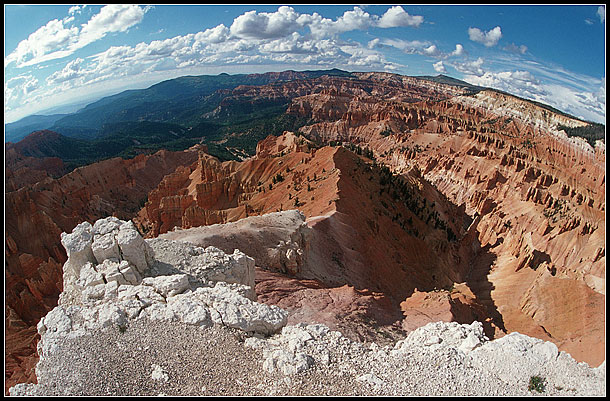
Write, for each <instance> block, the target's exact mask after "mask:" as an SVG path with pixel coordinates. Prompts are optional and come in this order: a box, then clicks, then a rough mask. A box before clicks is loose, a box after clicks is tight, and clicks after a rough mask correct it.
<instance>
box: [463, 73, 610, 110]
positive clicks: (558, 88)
mask: <svg viewBox="0 0 610 401" xmlns="http://www.w3.org/2000/svg"><path fill="white" fill-rule="evenodd" d="M463 79H464V81H466V82H468V83H471V84H473V85H480V86H486V87H490V88H494V89H499V90H502V91H505V92H508V93H511V94H514V95H516V96H519V97H522V98H525V99H530V100H535V101H538V102H542V103H545V104H548V105H549V106H552V107H555V108H557V109H559V110H561V111H564V112H566V113H569V114H572V115H574V116H576V117H579V118H583V119H585V120H590V121H597V122H605V118H606V117H605V116H606V89H605V78H602V84H601V86H600V87H599V88H598V90H597V91H594V90H589V91H586V90H585V91H583V90H577V89H575V88H573V87H569V86H566V85H559V84H556V83H548V82H542V81H540V80H539V79H537V78H536V77H535V76H534V75H533V74H532V73H531V72H529V71H523V70H517V71H501V72H490V71H487V72H485V73H484V74H483V75H480V76H477V75H467V76H465V77H464V78H463Z"/></svg>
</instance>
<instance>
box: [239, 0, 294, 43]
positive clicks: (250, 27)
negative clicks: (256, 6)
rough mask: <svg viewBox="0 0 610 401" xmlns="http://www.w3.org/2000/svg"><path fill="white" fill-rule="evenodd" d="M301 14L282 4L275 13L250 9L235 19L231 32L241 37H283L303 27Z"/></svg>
mask: <svg viewBox="0 0 610 401" xmlns="http://www.w3.org/2000/svg"><path fill="white" fill-rule="evenodd" d="M298 17H299V14H298V13H297V12H295V11H294V9H293V8H292V7H287V6H282V7H280V8H278V10H277V11H276V12H273V13H258V12H256V11H254V10H253V11H248V12H246V13H244V14H242V15H240V16H239V17H237V18H235V20H233V24H232V25H231V28H230V31H231V34H232V35H233V36H235V37H239V38H250V39H270V38H281V37H284V36H287V35H290V34H291V33H293V32H296V31H297V30H298V29H300V28H302V24H301V23H299V22H297V19H298Z"/></svg>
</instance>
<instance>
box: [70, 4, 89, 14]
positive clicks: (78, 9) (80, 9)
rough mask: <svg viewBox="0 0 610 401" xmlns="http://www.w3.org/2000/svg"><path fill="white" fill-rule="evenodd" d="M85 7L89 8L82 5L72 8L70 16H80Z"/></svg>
mask: <svg viewBox="0 0 610 401" xmlns="http://www.w3.org/2000/svg"><path fill="white" fill-rule="evenodd" d="M85 7H87V5H86V4H85V5H82V6H72V7H70V9H69V10H68V14H69V15H74V14H80V13H81V12H82V11H83V10H84V9H85Z"/></svg>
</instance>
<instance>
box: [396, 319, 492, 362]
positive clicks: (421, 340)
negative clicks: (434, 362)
mask: <svg viewBox="0 0 610 401" xmlns="http://www.w3.org/2000/svg"><path fill="white" fill-rule="evenodd" d="M488 340H489V339H488V338H487V337H485V334H484V332H483V325H482V324H481V322H477V321H474V322H472V323H471V324H459V323H457V322H433V323H428V324H427V325H425V326H423V327H419V328H418V329H417V330H414V331H412V332H411V333H409V335H408V336H407V337H406V338H405V339H404V340H401V341H398V342H397V343H396V344H395V345H394V349H393V350H392V353H393V354H394V355H398V354H400V353H403V352H406V351H408V350H410V349H413V348H416V347H426V348H430V349H439V348H442V347H443V348H454V349H456V350H458V351H460V352H461V353H462V354H466V353H468V352H470V351H472V350H473V349H475V348H477V347H479V346H480V345H481V344H483V343H485V342H487V341H488Z"/></svg>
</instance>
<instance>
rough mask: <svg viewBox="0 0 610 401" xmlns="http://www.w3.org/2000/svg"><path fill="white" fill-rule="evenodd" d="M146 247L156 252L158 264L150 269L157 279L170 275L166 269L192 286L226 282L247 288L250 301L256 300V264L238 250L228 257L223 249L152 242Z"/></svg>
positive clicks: (184, 243) (152, 240) (160, 241)
mask: <svg viewBox="0 0 610 401" xmlns="http://www.w3.org/2000/svg"><path fill="white" fill-rule="evenodd" d="M147 243H148V244H149V245H150V246H151V248H152V249H153V250H154V253H155V258H156V260H157V262H156V263H154V264H153V266H152V267H151V269H152V270H153V271H155V272H156V273H157V275H167V274H170V271H169V270H168V268H167V266H171V267H172V268H173V269H177V270H179V271H181V272H184V273H186V274H188V275H189V276H190V277H191V284H195V283H199V284H204V283H207V282H210V281H212V282H219V281H222V282H227V283H235V284H243V285H245V286H247V287H248V290H247V295H246V296H247V297H248V298H249V299H251V300H256V293H255V292H254V285H255V283H254V266H255V261H254V259H252V258H251V257H249V256H247V255H245V254H244V253H243V252H241V251H240V250H239V249H235V250H234V251H233V253H232V254H226V253H225V252H223V251H221V250H220V249H218V248H216V247H213V246H208V247H206V248H203V247H199V246H195V245H193V244H189V243H186V242H180V241H170V240H164V239H158V238H155V239H151V240H147Z"/></svg>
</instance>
